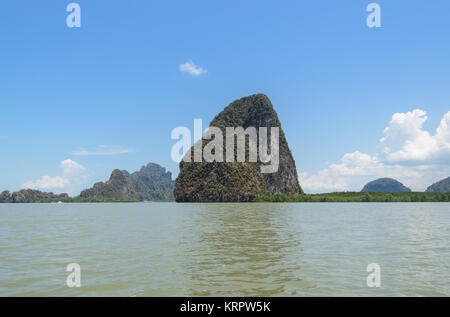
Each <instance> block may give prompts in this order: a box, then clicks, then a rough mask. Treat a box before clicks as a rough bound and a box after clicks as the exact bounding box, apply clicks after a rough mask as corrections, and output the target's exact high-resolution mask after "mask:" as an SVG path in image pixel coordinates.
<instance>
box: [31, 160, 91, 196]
mask: <svg viewBox="0 0 450 317" xmlns="http://www.w3.org/2000/svg"><path fill="white" fill-rule="evenodd" d="M60 166H61V168H62V169H63V176H55V177H51V176H42V177H41V178H39V179H37V180H35V181H27V182H25V183H24V184H23V185H22V188H24V189H39V190H48V189H62V188H66V187H67V186H68V185H70V184H71V183H72V181H71V179H72V178H73V177H74V176H76V175H77V174H79V172H81V171H83V170H85V168H84V166H82V165H80V164H78V163H77V162H75V161H72V160H71V159H66V160H64V161H62V162H61V163H60Z"/></svg>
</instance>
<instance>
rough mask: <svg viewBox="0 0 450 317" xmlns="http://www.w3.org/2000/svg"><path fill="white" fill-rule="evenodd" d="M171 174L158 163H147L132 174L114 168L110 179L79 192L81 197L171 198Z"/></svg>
mask: <svg viewBox="0 0 450 317" xmlns="http://www.w3.org/2000/svg"><path fill="white" fill-rule="evenodd" d="M173 186H174V181H173V180H172V174H171V173H170V172H166V169H165V168H164V167H162V166H160V165H158V164H155V163H149V164H147V165H146V166H143V167H142V168H141V169H140V170H139V171H138V172H134V173H133V174H130V173H128V172H127V171H121V170H118V169H116V170H114V171H113V172H112V174H111V177H110V179H109V180H108V181H107V182H105V183H103V182H99V183H96V184H94V186H93V187H92V188H89V189H86V190H83V191H82V192H81V193H80V197H82V198H118V199H121V198H133V199H137V200H140V201H146V200H149V201H155V200H173V199H174V198H173Z"/></svg>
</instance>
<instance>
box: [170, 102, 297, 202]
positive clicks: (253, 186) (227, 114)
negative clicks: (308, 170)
mask: <svg viewBox="0 0 450 317" xmlns="http://www.w3.org/2000/svg"><path fill="white" fill-rule="evenodd" d="M210 127H217V128H220V130H221V131H222V133H223V140H224V143H223V149H224V151H225V148H226V146H225V140H226V127H234V128H236V127H242V128H244V129H246V128H248V127H255V128H256V129H257V130H258V131H259V127H267V128H268V132H269V136H268V140H269V141H268V144H269V149H270V140H271V134H270V128H271V127H278V128H279V168H278V170H277V171H276V172H274V173H262V172H261V169H260V166H261V164H262V163H261V161H259V158H258V161H257V162H249V160H248V148H249V147H248V139H247V141H246V142H247V144H246V149H247V150H246V151H247V153H246V160H245V162H237V159H235V161H234V162H228V161H227V162H211V163H208V162H205V161H204V160H203V161H202V162H194V160H193V158H194V154H193V153H194V149H193V148H194V147H193V148H191V151H190V152H188V154H186V155H191V162H185V160H183V161H181V163H180V173H179V175H178V177H177V180H176V183H175V189H174V195H175V199H176V201H178V202H246V201H251V200H252V199H253V198H254V197H255V196H257V195H261V194H269V193H285V194H299V193H302V189H301V187H300V185H299V182H298V175H297V169H296V166H295V161H294V158H293V157H292V154H291V151H290V149H289V146H288V143H287V141H286V137H285V135H284V132H283V130H282V129H281V124H280V121H279V120H278V116H277V113H276V112H275V110H274V108H273V106H272V103H271V102H270V100H269V98H268V97H267V96H266V95H263V94H257V95H252V96H248V97H245V98H242V99H239V100H236V101H234V102H232V103H231V104H230V105H229V106H227V107H226V108H225V109H224V110H223V111H222V112H221V113H219V114H218V115H217V116H216V117H215V118H214V120H213V121H212V122H211V123H210ZM258 137H259V132H258ZM199 142H201V147H202V148H203V149H204V147H205V145H207V144H208V142H209V140H200V141H199ZM236 144H237V141H236V142H235V146H236ZM236 155H237V151H236V150H235V158H236ZM224 160H225V155H224Z"/></svg>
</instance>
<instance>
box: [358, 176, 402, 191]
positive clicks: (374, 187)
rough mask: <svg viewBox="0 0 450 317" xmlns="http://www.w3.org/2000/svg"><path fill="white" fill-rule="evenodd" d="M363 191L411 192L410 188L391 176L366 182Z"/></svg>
mask: <svg viewBox="0 0 450 317" xmlns="http://www.w3.org/2000/svg"><path fill="white" fill-rule="evenodd" d="M362 192H363V193H370V192H372V193H402V192H411V189H409V188H408V187H406V186H405V185H403V184H402V183H400V182H399V181H398V180H395V179H393V178H379V179H377V180H374V181H372V182H370V183H368V184H367V185H366V186H364V188H363V189H362Z"/></svg>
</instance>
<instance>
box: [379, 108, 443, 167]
mask: <svg viewBox="0 0 450 317" xmlns="http://www.w3.org/2000/svg"><path fill="white" fill-rule="evenodd" d="M427 119H428V117H427V116H426V111H423V110H420V109H416V110H414V111H411V112H407V113H396V114H394V115H393V116H392V120H391V122H390V124H389V126H388V127H387V128H386V129H385V130H384V133H385V137H383V138H382V139H381V140H380V143H381V148H382V149H381V155H382V156H383V158H384V159H385V160H386V161H388V162H425V161H428V162H441V161H442V160H443V159H444V160H446V159H448V158H450V111H449V112H447V113H446V114H445V115H444V117H443V118H442V120H441V123H440V124H439V126H438V128H437V129H436V133H435V134H434V135H431V134H430V133H429V132H428V131H426V130H423V128H422V126H423V123H424V122H425V121H426V120H427ZM447 162H448V161H447Z"/></svg>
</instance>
